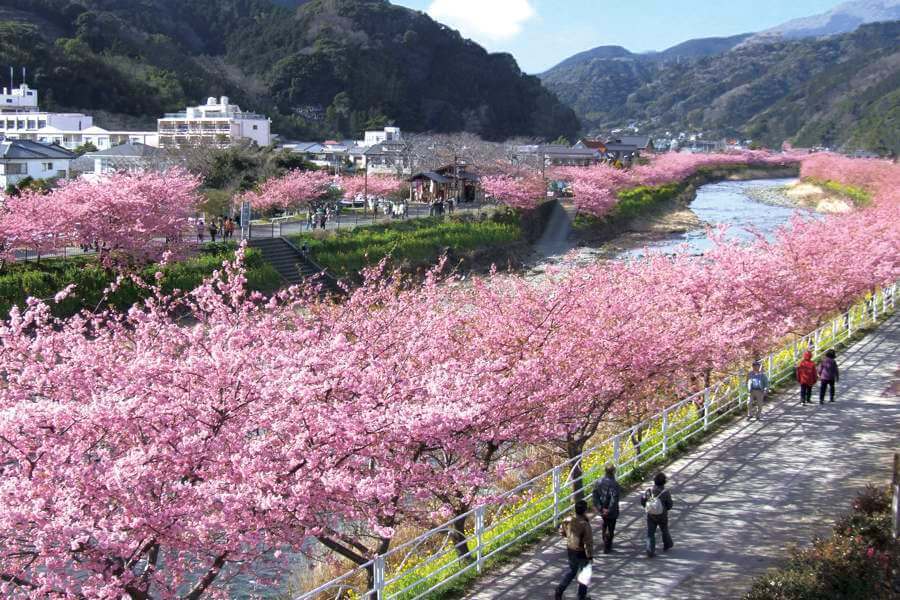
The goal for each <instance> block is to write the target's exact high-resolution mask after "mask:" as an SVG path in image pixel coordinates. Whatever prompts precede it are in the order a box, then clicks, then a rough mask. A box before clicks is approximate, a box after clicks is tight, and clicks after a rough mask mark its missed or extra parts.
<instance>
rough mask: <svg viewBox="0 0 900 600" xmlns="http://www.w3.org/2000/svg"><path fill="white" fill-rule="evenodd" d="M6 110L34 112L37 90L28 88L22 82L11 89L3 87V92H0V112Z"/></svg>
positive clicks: (36, 108)
mask: <svg viewBox="0 0 900 600" xmlns="http://www.w3.org/2000/svg"><path fill="white" fill-rule="evenodd" d="M7 110H9V111H17V110H23V111H27V112H36V111H37V110H38V94H37V90H33V89H31V88H29V87H28V86H27V85H26V84H24V83H23V84H22V85H20V86H19V87H17V88H15V89H12V90H10V89H7V88H3V93H2V94H0V112H5V111H7Z"/></svg>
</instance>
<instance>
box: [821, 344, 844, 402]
mask: <svg viewBox="0 0 900 600" xmlns="http://www.w3.org/2000/svg"><path fill="white" fill-rule="evenodd" d="M836 357H837V355H836V354H835V353H834V350H829V351H828V352H826V353H825V358H823V359H822V362H820V363H819V368H818V374H819V381H820V382H821V383H819V404H825V390H826V389H827V388H831V402H834V384H836V383H837V382H838V381H840V380H841V374H840V372H839V371H838V364H837V361H836V360H835V358H836Z"/></svg>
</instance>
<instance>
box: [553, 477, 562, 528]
mask: <svg viewBox="0 0 900 600" xmlns="http://www.w3.org/2000/svg"><path fill="white" fill-rule="evenodd" d="M561 473H562V469H561V468H560V467H553V526H554V527H559V492H560V479H561Z"/></svg>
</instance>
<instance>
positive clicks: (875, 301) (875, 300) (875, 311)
mask: <svg viewBox="0 0 900 600" xmlns="http://www.w3.org/2000/svg"><path fill="white" fill-rule="evenodd" d="M877 321H878V292H877V291H876V292H875V294H874V295H873V296H872V322H873V323H875V322H877Z"/></svg>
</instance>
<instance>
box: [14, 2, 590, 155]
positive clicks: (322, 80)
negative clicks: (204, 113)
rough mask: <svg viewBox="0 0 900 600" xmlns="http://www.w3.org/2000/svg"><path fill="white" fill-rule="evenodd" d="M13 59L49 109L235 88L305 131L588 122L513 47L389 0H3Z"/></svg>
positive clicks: (540, 131) (565, 129)
mask: <svg viewBox="0 0 900 600" xmlns="http://www.w3.org/2000/svg"><path fill="white" fill-rule="evenodd" d="M0 65H22V66H27V67H28V68H29V71H30V76H29V83H30V84H31V85H32V86H33V87H37V88H40V90H41V91H42V92H43V99H44V104H46V105H47V106H48V108H54V109H64V108H65V109H82V110H89V111H91V112H96V111H98V110H102V111H107V112H109V113H113V114H114V115H120V116H123V117H126V116H127V117H131V118H142V119H143V120H144V121H146V122H147V123H148V124H149V123H152V122H153V121H154V120H155V118H156V117H157V116H159V115H160V114H161V113H163V112H166V111H173V110H179V109H182V108H183V107H184V106H186V105H188V104H197V103H200V102H202V101H203V100H204V99H205V98H206V97H207V96H218V95H228V96H230V97H232V98H233V99H234V100H235V101H237V102H239V103H240V104H241V105H242V106H244V107H245V108H246V109H253V110H260V111H266V112H268V113H269V114H270V115H271V116H272V117H273V120H274V121H275V130H276V131H280V132H281V133H284V134H286V135H291V136H305V135H309V136H339V135H342V136H354V135H358V133H359V131H361V130H362V129H363V128H365V127H367V126H379V125H383V124H385V123H387V122H394V123H396V124H397V125H399V126H401V127H403V128H406V129H409V130H419V131H439V132H450V131H460V130H466V131H470V132H473V133H478V134H480V135H482V136H484V137H486V138H489V139H502V138H507V137H511V136H516V135H527V136H535V137H541V138H548V139H550V138H555V137H557V136H559V135H566V136H574V135H575V134H576V133H577V131H578V128H579V124H578V120H577V118H576V117H575V115H574V113H573V111H572V110H571V109H570V108H568V107H566V106H564V105H562V104H561V103H560V102H559V101H558V100H557V98H555V97H554V96H553V95H552V94H551V93H549V92H548V91H547V90H546V89H544V88H543V87H542V86H541V83H540V80H539V79H538V78H536V77H532V76H528V75H525V74H524V73H522V72H521V70H520V69H519V67H518V65H517V64H516V62H515V60H514V59H513V57H512V56H510V55H508V54H489V53H487V52H486V51H485V50H484V49H483V48H481V47H480V46H478V45H477V44H475V43H474V42H471V41H469V40H466V39H464V38H462V37H461V36H460V35H459V34H458V33H457V32H456V31H453V30H451V29H449V28H447V27H445V26H443V25H441V24H440V23H436V22H435V21H433V20H432V19H431V18H430V17H428V16H427V15H425V14H423V13H420V12H417V11H412V10H409V9H406V8H402V7H398V6H393V5H391V4H390V3H389V2H388V1H387V0H0Z"/></svg>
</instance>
